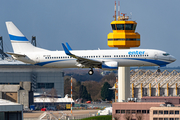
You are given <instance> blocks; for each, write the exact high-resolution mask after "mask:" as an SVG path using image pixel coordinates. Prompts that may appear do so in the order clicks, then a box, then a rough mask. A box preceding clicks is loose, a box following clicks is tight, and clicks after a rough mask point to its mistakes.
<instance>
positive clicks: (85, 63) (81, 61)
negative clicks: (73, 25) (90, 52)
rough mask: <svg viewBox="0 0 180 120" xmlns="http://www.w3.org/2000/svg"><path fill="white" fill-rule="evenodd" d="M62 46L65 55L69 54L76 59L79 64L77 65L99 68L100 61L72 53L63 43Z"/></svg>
mask: <svg viewBox="0 0 180 120" xmlns="http://www.w3.org/2000/svg"><path fill="white" fill-rule="evenodd" d="M62 46H63V49H64V51H65V53H66V55H69V56H70V57H73V58H76V59H77V60H76V61H77V62H78V63H79V65H77V66H79V67H82V66H80V65H83V66H86V67H98V68H101V65H102V62H100V61H96V60H93V59H87V58H83V57H80V56H77V55H74V54H72V53H71V52H70V51H69V50H68V49H67V47H66V46H65V45H64V44H63V43H62Z"/></svg>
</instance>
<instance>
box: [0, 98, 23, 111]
mask: <svg viewBox="0 0 180 120" xmlns="http://www.w3.org/2000/svg"><path fill="white" fill-rule="evenodd" d="M22 110H23V105H21V104H19V103H15V102H11V101H8V100H4V99H0V111H22Z"/></svg>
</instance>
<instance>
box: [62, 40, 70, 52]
mask: <svg viewBox="0 0 180 120" xmlns="http://www.w3.org/2000/svg"><path fill="white" fill-rule="evenodd" d="M62 46H63V49H64V52H65V53H66V55H72V54H71V53H70V52H69V50H68V49H67V47H66V46H65V45H64V43H62Z"/></svg>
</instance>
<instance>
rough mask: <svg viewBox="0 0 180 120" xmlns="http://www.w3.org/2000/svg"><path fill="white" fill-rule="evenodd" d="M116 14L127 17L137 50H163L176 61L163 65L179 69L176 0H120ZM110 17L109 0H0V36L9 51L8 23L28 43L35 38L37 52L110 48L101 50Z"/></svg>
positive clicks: (178, 9) (178, 2)
mask: <svg viewBox="0 0 180 120" xmlns="http://www.w3.org/2000/svg"><path fill="white" fill-rule="evenodd" d="M120 12H123V13H127V15H129V16H130V12H132V17H131V18H132V19H131V20H134V21H136V22H137V23H138V25H137V28H136V32H138V33H139V34H140V35H141V46H140V47H139V48H147V49H159V50H163V51H166V52H168V53H170V54H172V55H174V56H175V57H176V59H177V60H176V62H174V63H172V64H170V65H168V66H174V67H176V66H180V65H179V63H180V55H179V52H180V42H179V41H180V37H179V36H180V23H179V21H180V13H179V12H180V0H121V1H120ZM113 15H114V0H1V1H0V35H1V36H3V40H4V49H5V51H12V47H11V43H10V40H9V36H8V33H7V29H6V26H5V21H13V23H14V24H15V25H16V26H17V27H18V28H19V29H20V30H21V32H22V33H23V34H24V35H25V36H26V37H27V38H28V39H29V40H31V37H32V35H34V36H36V38H37V46H38V47H42V48H46V49H49V50H62V45H61V43H65V42H68V43H69V44H70V46H71V47H72V48H73V49H80V50H83V49H98V48H100V49H114V48H110V47H108V46H107V35H108V33H109V32H112V30H111V26H110V23H111V21H112V20H113Z"/></svg>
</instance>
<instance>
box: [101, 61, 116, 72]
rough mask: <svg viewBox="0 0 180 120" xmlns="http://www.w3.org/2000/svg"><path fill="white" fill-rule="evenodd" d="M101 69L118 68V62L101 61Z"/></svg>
mask: <svg viewBox="0 0 180 120" xmlns="http://www.w3.org/2000/svg"><path fill="white" fill-rule="evenodd" d="M101 67H102V70H111V69H112V70H117V69H118V63H117V62H112V61H111V62H106V61H105V62H103V63H102V66H101Z"/></svg>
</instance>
